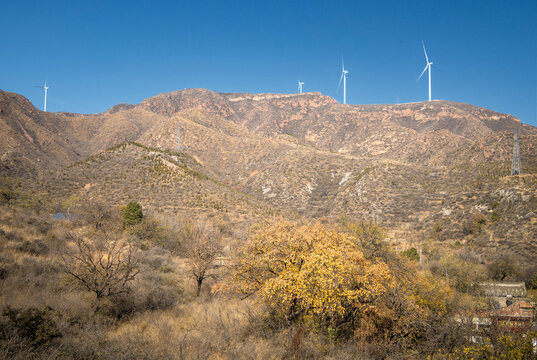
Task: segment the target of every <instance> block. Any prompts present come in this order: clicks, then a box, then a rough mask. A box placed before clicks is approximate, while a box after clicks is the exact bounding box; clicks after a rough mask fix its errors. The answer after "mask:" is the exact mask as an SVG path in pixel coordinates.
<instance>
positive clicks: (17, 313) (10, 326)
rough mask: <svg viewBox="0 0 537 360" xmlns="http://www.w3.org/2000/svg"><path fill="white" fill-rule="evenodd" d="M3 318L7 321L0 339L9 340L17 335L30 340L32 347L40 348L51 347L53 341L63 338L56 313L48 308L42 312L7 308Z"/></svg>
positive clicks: (1, 331) (0, 330) (0, 333)
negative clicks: (8, 338) (56, 319)
mask: <svg viewBox="0 0 537 360" xmlns="http://www.w3.org/2000/svg"><path fill="white" fill-rule="evenodd" d="M2 316H3V317H4V318H5V319H7V321H6V322H5V324H4V326H2V327H1V328H2V329H0V338H7V337H9V336H10V335H11V336H13V333H15V334H16V335H18V336H20V337H22V338H23V339H25V340H28V341H29V343H30V345H31V346H34V347H39V346H46V345H49V344H50V342H51V341H52V340H53V339H55V338H58V337H61V336H62V334H61V333H60V331H59V330H58V326H57V324H56V321H55V319H54V317H55V314H54V311H53V309H52V308H50V307H48V306H47V307H44V308H43V309H41V310H39V309H36V308H29V309H26V310H21V309H13V308H11V307H6V308H5V309H4V310H3V311H2ZM10 333H11V334H10Z"/></svg>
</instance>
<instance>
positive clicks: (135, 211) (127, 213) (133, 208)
mask: <svg viewBox="0 0 537 360" xmlns="http://www.w3.org/2000/svg"><path fill="white" fill-rule="evenodd" d="M143 217H144V215H143V213H142V206H141V205H140V204H138V203H137V202H135V201H131V202H130V203H128V204H127V206H126V207H125V210H123V224H124V225H127V226H131V225H135V224H138V223H139V222H140V221H142V218H143Z"/></svg>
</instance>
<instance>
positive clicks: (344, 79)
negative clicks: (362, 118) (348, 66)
mask: <svg viewBox="0 0 537 360" xmlns="http://www.w3.org/2000/svg"><path fill="white" fill-rule="evenodd" d="M348 73H349V72H348V71H347V70H345V64H344V62H343V57H342V58H341V77H340V78H339V84H338V85H337V88H338V90H339V86H340V85H341V80H343V104H346V103H347V74H348Z"/></svg>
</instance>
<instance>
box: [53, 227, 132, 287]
mask: <svg viewBox="0 0 537 360" xmlns="http://www.w3.org/2000/svg"><path fill="white" fill-rule="evenodd" d="M99 235H100V238H99V239H97V240H94V241H92V240H88V239H87V238H83V237H77V238H75V240H74V244H73V246H72V248H71V249H70V250H69V251H67V253H66V254H64V256H63V257H62V264H61V265H62V268H63V270H64V272H65V273H67V274H69V275H70V276H71V277H72V278H73V279H74V280H75V282H76V283H78V284H79V285H80V286H82V287H83V288H86V289H87V290H89V291H92V292H94V293H95V294H96V295H97V298H102V297H104V296H111V295H117V294H121V293H125V292H128V291H129V283H130V282H131V281H133V280H134V278H135V277H136V276H137V275H138V273H139V272H140V269H139V257H138V251H137V249H136V248H135V247H134V246H133V245H132V244H131V242H130V241H128V240H125V239H123V238H121V237H120V235H119V234H114V233H108V234H104V233H100V234H99Z"/></svg>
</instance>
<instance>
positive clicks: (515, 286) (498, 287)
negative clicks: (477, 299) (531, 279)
mask: <svg viewBox="0 0 537 360" xmlns="http://www.w3.org/2000/svg"><path fill="white" fill-rule="evenodd" d="M479 286H480V287H481V289H482V290H483V295H485V296H494V297H506V296H512V297H525V296H526V284H524V283H523V282H487V283H481V284H479Z"/></svg>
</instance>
